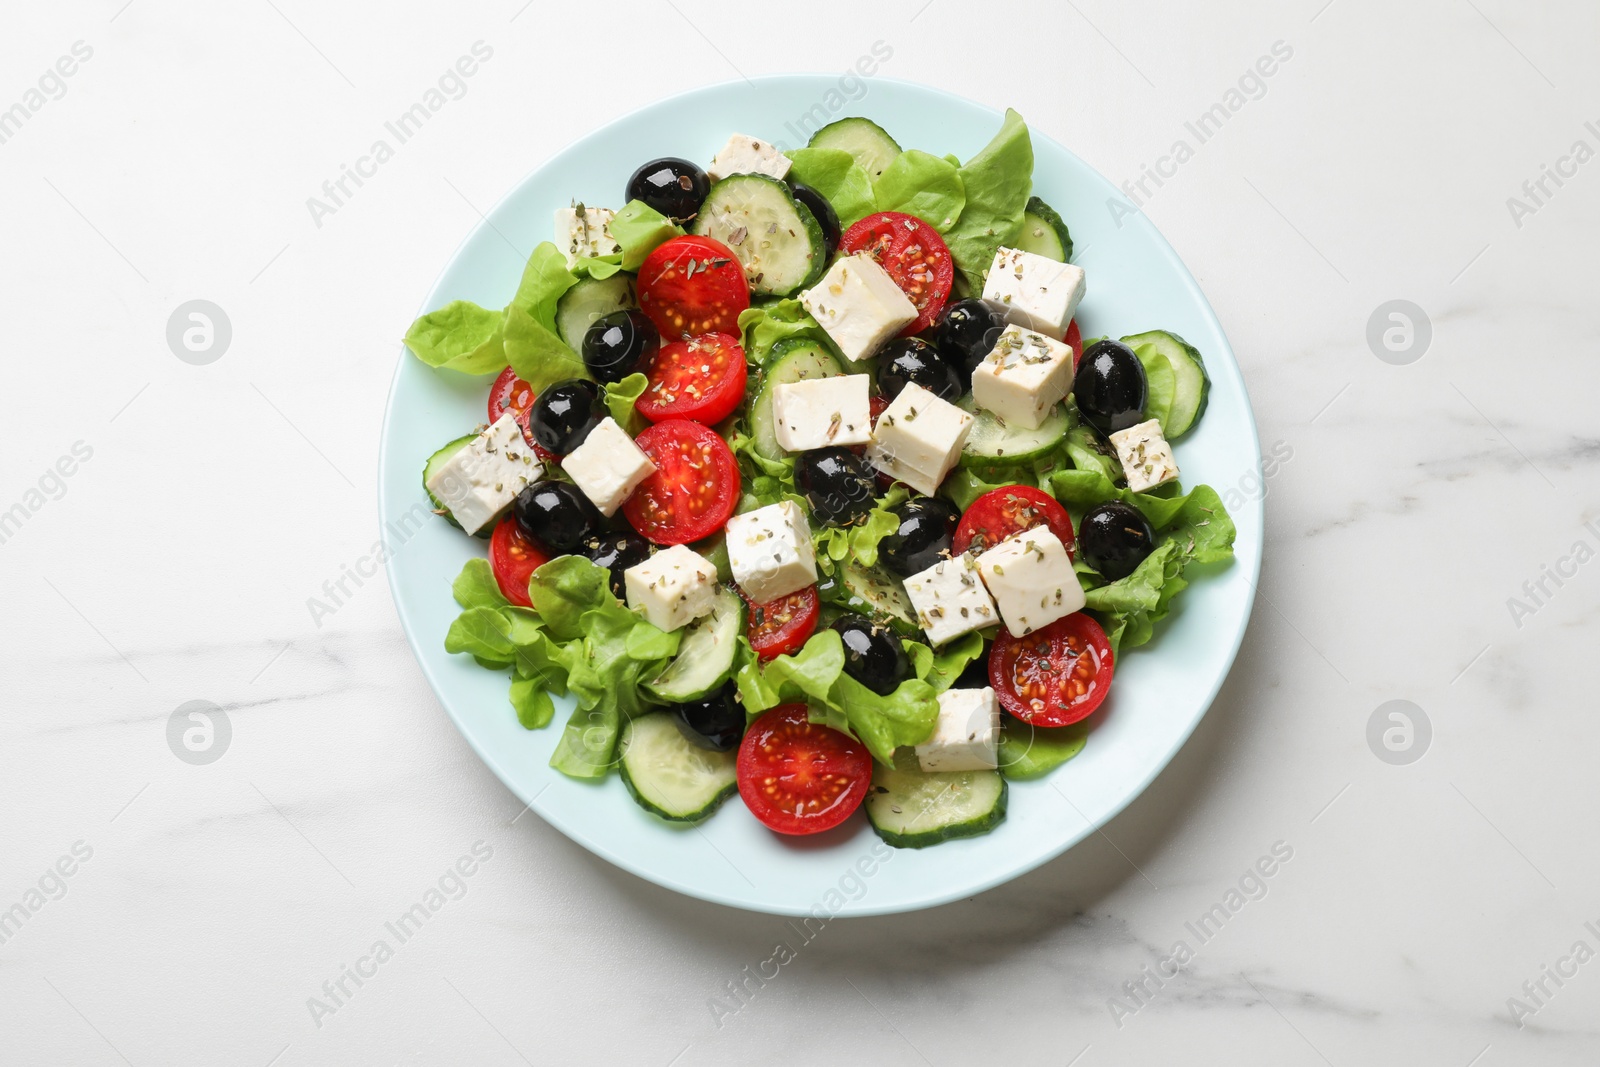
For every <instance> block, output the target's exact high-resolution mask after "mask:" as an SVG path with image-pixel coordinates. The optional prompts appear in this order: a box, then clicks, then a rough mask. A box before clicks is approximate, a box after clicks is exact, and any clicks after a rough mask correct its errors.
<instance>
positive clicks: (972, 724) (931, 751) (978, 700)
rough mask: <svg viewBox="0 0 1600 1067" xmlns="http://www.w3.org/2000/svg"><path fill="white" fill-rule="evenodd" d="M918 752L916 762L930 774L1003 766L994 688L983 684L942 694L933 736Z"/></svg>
mask: <svg viewBox="0 0 1600 1067" xmlns="http://www.w3.org/2000/svg"><path fill="white" fill-rule="evenodd" d="M916 751H917V762H918V763H919V764H921V765H922V769H923V770H924V771H927V772H928V773H930V774H932V773H936V772H938V771H992V770H994V769H995V768H996V767H998V766H1000V759H999V756H1000V704H999V702H998V701H997V700H995V697H994V690H993V689H990V688H989V687H988V686H984V687H983V688H982V689H946V690H945V691H944V692H942V693H940V694H939V719H938V722H936V723H935V724H934V727H933V736H932V737H930V738H928V739H927V740H926V741H924V742H923V743H922V744H920V745H918V746H917V748H916Z"/></svg>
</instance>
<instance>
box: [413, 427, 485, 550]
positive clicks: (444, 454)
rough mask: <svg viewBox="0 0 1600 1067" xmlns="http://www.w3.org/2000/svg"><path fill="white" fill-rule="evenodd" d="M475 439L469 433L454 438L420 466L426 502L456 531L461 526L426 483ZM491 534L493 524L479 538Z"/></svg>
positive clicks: (474, 436)
mask: <svg viewBox="0 0 1600 1067" xmlns="http://www.w3.org/2000/svg"><path fill="white" fill-rule="evenodd" d="M477 437H478V435H477V434H475V433H469V434H467V435H466V436H465V437H458V438H456V439H455V440H454V441H451V442H450V443H449V444H447V445H445V446H444V447H443V448H441V449H439V451H437V452H435V453H434V454H433V455H431V456H429V457H428V462H426V463H424V464H423V465H422V491H423V492H424V493H427V494H428V502H429V503H430V504H432V505H433V510H434V513H435V514H438V515H442V516H444V517H445V518H446V519H448V520H449V522H450V525H451V526H454V527H455V528H456V529H458V530H459V529H461V524H460V523H459V522H457V521H456V517H455V516H454V515H452V514H450V509H449V508H447V507H445V506H444V501H442V500H440V499H439V498H438V497H436V496H434V495H433V490H432V489H429V488H428V482H430V481H431V480H432V479H433V476H434V474H435V473H436V472H437V471H438V470H439V468H440V467H442V466H444V465H445V464H446V463H448V462H450V457H451V456H453V455H455V454H456V453H457V452H460V451H461V450H462V449H463V448H466V447H467V446H468V445H470V444H471V443H472V442H473V441H474V440H476V439H477ZM491 532H493V524H491V525H490V527H489V529H488V530H486V531H484V533H483V534H482V535H481V536H484V537H487V536H488V535H489V533H491Z"/></svg>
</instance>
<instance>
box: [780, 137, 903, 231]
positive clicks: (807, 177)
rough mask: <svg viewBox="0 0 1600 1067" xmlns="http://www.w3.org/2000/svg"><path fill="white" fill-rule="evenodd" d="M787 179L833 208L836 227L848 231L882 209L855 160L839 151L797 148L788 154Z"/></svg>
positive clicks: (864, 173)
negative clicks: (811, 189)
mask: <svg viewBox="0 0 1600 1067" xmlns="http://www.w3.org/2000/svg"><path fill="white" fill-rule="evenodd" d="M787 155H788V156H789V161H790V162H791V163H792V164H793V166H792V167H790V169H789V176H790V177H791V178H793V179H794V180H795V181H797V182H799V183H800V184H802V185H809V186H811V188H813V189H815V190H816V191H817V192H819V193H821V194H822V195H823V198H824V199H826V200H827V201H828V203H830V204H832V205H833V210H834V212H835V213H836V214H837V215H838V216H839V225H840V226H843V227H845V228H849V226H850V225H851V224H852V223H855V222H859V221H860V220H862V219H864V218H866V217H867V216H868V215H870V214H872V213H873V212H874V211H881V210H882V209H883V206H882V205H881V204H877V203H875V202H874V199H873V186H872V178H871V177H870V176H868V174H867V172H866V170H865V168H863V167H862V166H861V164H859V163H857V162H856V157H855V156H853V155H851V154H850V153H849V152H846V151H844V150H843V149H839V148H797V149H795V150H794V151H792V152H789V153H787Z"/></svg>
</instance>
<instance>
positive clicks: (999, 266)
mask: <svg viewBox="0 0 1600 1067" xmlns="http://www.w3.org/2000/svg"><path fill="white" fill-rule="evenodd" d="M1083 292H1084V274H1083V268H1082V267H1075V266H1073V265H1072V264H1071V263H1057V262H1056V261H1055V260H1053V259H1048V258H1046V257H1044V256H1040V255H1035V254H1034V253H1032V252H1024V251H1022V250H1021V249H1017V248H1002V249H1000V251H998V252H996V253H995V254H994V262H993V263H992V264H990V265H989V276H988V277H987V278H985V279H984V283H983V302H984V303H985V304H988V305H989V306H990V307H991V308H993V309H994V310H995V311H997V312H999V313H1000V314H1001V315H1003V316H1004V317H1005V320H1006V321H1007V322H1014V323H1017V324H1018V325H1020V326H1026V327H1027V328H1028V329H1030V330H1035V331H1037V332H1039V333H1042V334H1047V335H1048V336H1050V337H1054V338H1055V339H1056V340H1057V341H1059V340H1061V339H1062V338H1063V337H1065V336H1066V335H1067V326H1068V325H1069V324H1070V323H1071V322H1072V316H1073V314H1074V313H1076V312H1077V310H1078V303H1079V301H1081V300H1082V299H1083Z"/></svg>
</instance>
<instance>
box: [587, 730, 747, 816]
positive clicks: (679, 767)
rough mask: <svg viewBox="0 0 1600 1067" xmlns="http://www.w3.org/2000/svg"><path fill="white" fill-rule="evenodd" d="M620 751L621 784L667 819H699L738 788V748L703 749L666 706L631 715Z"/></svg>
mask: <svg viewBox="0 0 1600 1067" xmlns="http://www.w3.org/2000/svg"><path fill="white" fill-rule="evenodd" d="M617 750H618V752H620V753H621V759H620V761H619V763H618V766H619V768H620V769H621V771H622V784H623V785H625V786H627V787H628V792H629V793H631V794H632V795H633V799H634V800H636V801H638V802H639V806H640V807H641V808H643V809H644V810H646V811H648V812H650V813H651V814H653V815H659V816H660V817H661V818H663V819H666V820H668V821H669V822H682V823H697V822H701V821H702V820H704V819H706V818H709V817H710V815H711V813H712V812H714V811H716V810H717V807H718V805H720V804H721V803H722V802H723V801H724V800H726V799H727V798H728V796H729V795H730V794H732V793H733V792H734V791H736V790H737V789H738V788H739V773H738V766H739V752H738V750H737V749H735V750H734V751H732V752H713V751H711V750H710V749H708V748H701V747H700V746H699V745H696V744H694V743H693V742H691V741H690V740H689V739H688V738H686V737H684V736H683V733H682V732H681V731H680V730H679V729H678V724H677V723H676V722H674V721H673V718H672V716H671V715H670V714H668V713H667V712H664V711H657V712H652V713H651V714H649V715H641V716H639V718H637V719H633V720H631V721H630V722H629V723H628V725H626V726H624V727H623V728H622V739H621V740H620V741H619V742H618V745H617Z"/></svg>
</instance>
